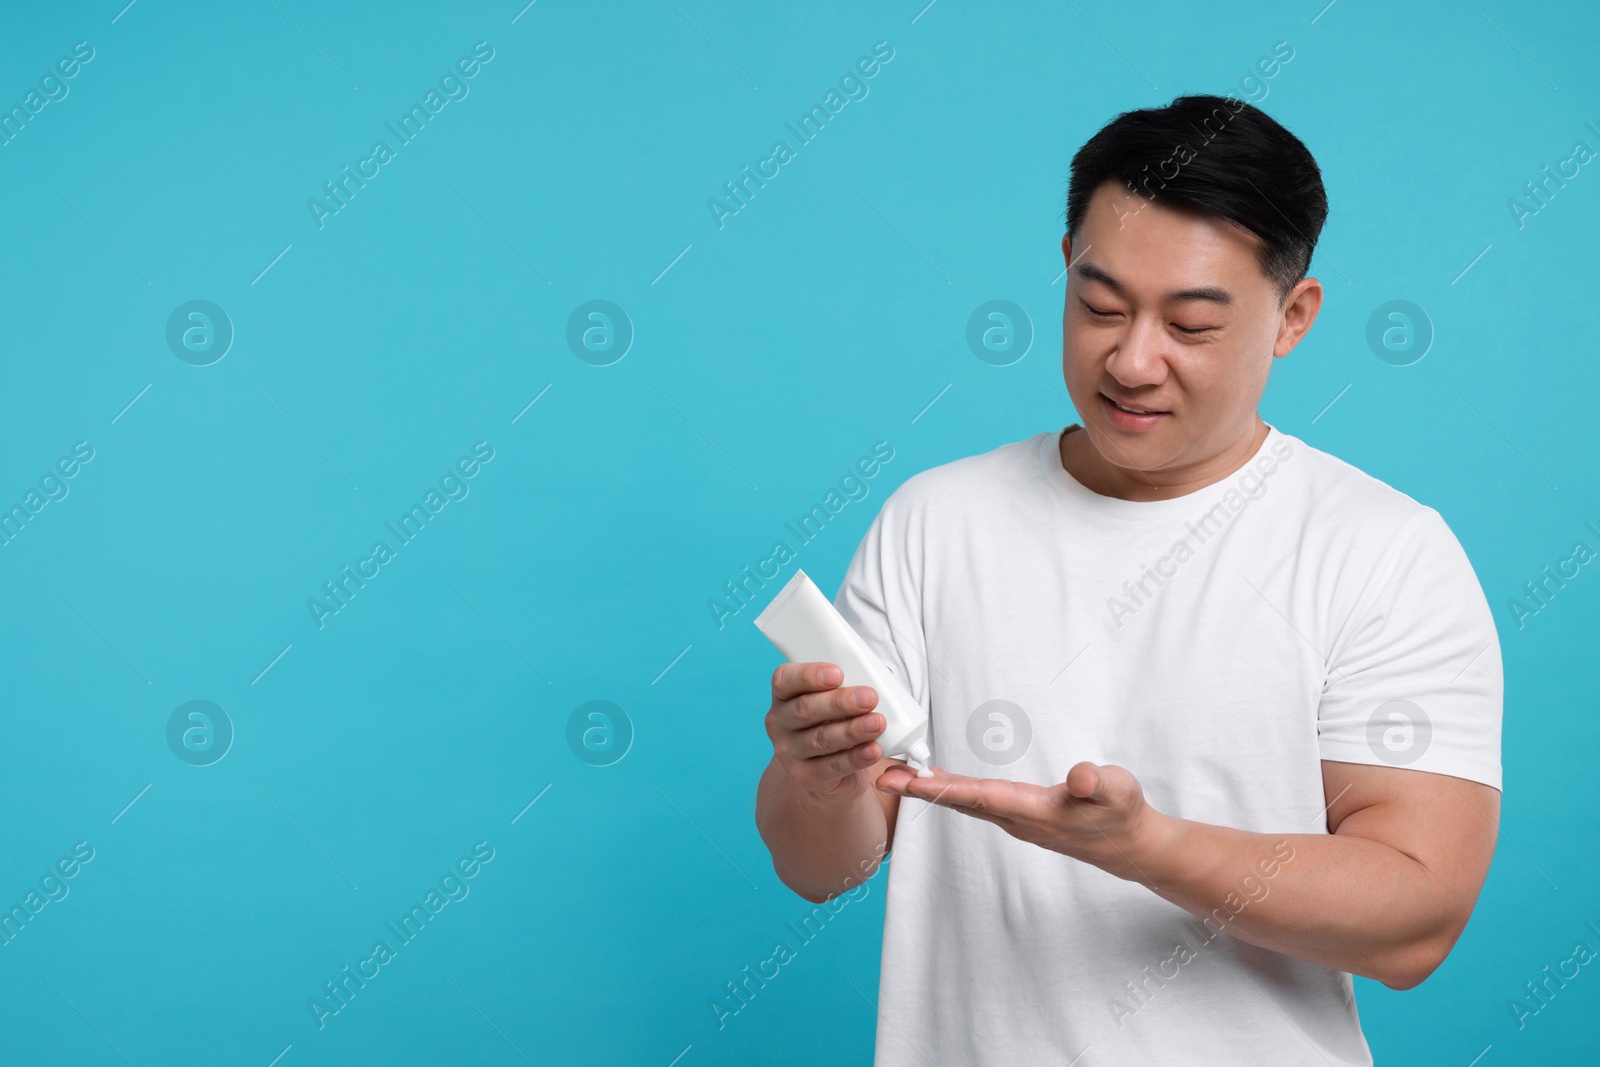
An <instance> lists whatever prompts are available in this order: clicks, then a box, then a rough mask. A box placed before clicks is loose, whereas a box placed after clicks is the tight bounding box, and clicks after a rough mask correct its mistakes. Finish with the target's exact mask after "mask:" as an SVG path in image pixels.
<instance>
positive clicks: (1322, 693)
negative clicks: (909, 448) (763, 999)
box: [756, 96, 1502, 1067]
mask: <svg viewBox="0 0 1600 1067" xmlns="http://www.w3.org/2000/svg"><path fill="white" fill-rule="evenodd" d="M1326 215H1327V201H1326V197H1325V194H1324V192H1323V188H1322V182H1321V176H1320V172H1319V170H1318V168H1317V165H1316V163H1315V161H1314V160H1313V159H1312V157H1311V154H1310V153H1309V152H1308V151H1307V150H1306V148H1305V146H1304V145H1303V144H1302V143H1301V142H1300V141H1299V140H1298V139H1296V138H1295V137H1294V136H1293V135H1292V134H1290V133H1289V132H1288V131H1287V130H1285V129H1284V128H1283V127H1282V126H1280V125H1279V124H1278V123H1277V122H1275V121H1273V120H1272V119H1271V118H1269V117H1268V116H1267V115H1265V114H1263V113H1262V112H1261V111H1259V110H1257V109H1256V108H1254V107H1252V106H1250V105H1248V104H1246V103H1244V102H1243V101H1240V100H1237V99H1233V98H1227V99H1224V98H1220V97H1214V96H1198V97H1182V98H1179V99H1177V100H1175V101H1173V103H1172V104H1171V105H1169V106H1167V107H1164V108H1155V109H1147V110H1142V111H1134V112H1130V113H1126V114H1123V115H1120V116H1118V117H1117V118H1116V119H1115V120H1113V121H1112V122H1111V123H1110V124H1108V125H1107V126H1106V127H1105V128H1104V129H1102V130H1101V131H1099V132H1098V133H1097V134H1096V135H1095V136H1094V137H1093V138H1091V139H1090V140H1089V142H1088V143H1087V144H1085V145H1084V146H1083V148H1082V149H1081V150H1080V151H1079V152H1078V153H1077V155H1076V156H1075V157H1074V159H1073V162H1072V175H1071V185H1070V190H1069V193H1068V198H1067V234H1066V237H1065V238H1064V239H1063V240H1062V242H1061V250H1062V253H1063V255H1064V256H1065V257H1066V261H1067V264H1068V280H1067V285H1066V308H1065V313H1064V318H1063V333H1064V345H1063V348H1064V359H1063V369H1064V375H1065V381H1066V386H1067V390H1068V392H1069V393H1070V394H1071V398H1072V403H1073V405H1074V407H1075V408H1076V409H1077V411H1078V417H1079V418H1080V419H1081V420H1082V421H1081V424H1078V423H1074V424H1072V425H1070V426H1068V427H1066V428H1065V429H1064V430H1062V431H1059V432H1043V433H1038V434H1035V435H1033V436H1032V437H1029V438H1026V439H1024V440H1021V441H1014V442H1012V443H1009V444H1005V445H1002V446H1000V447H999V448H996V449H994V450H993V451H990V452H987V453H984V454H982V455H977V456H970V457H967V458H964V459H960V460H957V461H955V462H951V463H947V464H944V465H942V466H939V467H935V468H933V469H931V470H926V471H923V472H921V473H919V474H917V475H915V476H913V477H911V478H910V479H908V480H907V481H906V482H905V483H904V484H902V485H901V486H900V487H899V488H898V489H897V490H896V491H895V492H894V493H893V494H892V495H891V496H890V497H889V498H888V499H887V500H886V501H885V502H884V504H883V507H882V509H881V511H880V513H879V515H878V516H877V518H876V519H875V520H874V522H873V523H872V525H871V527H870V528H869V529H868V531H867V534H866V536H865V537H864V539H863V540H862V542H861V545H860V547H859V548H858V549H857V551H856V553H855V556H854V558H853V559H852V560H851V563H850V566H849V568H848V571H847V573H846V575H845V579H844V583H843V585H842V586H841V587H840V589H839V592H838V595H837V597H836V599H835V603H836V605H837V607H838V608H839V610H840V611H841V612H842V613H843V614H844V615H845V617H846V618H847V619H848V620H849V621H850V623H851V624H852V625H853V626H854V627H855V629H856V630H857V631H858V632H859V633H860V634H861V635H862V637H863V638H864V639H865V640H866V642H867V644H868V645H869V646H870V647H871V648H872V649H873V651H874V652H876V653H877V654H878V655H879V656H880V657H881V658H882V659H883V660H884V662H885V663H886V664H888V665H889V667H890V668H891V669H892V670H893V671H894V673H895V674H896V675H898V676H899V677H900V678H901V679H902V680H903V681H904V682H905V683H906V685H907V687H908V688H909V690H910V692H911V694H912V695H913V696H914V697H916V699H917V700H918V701H919V702H920V703H921V704H922V705H923V706H924V707H925V708H927V709H928V710H929V713H930V723H929V736H930V739H931V744H932V748H933V754H934V762H935V764H936V765H937V766H936V767H935V772H936V773H935V775H934V776H933V777H931V778H918V777H916V776H915V775H914V773H913V772H912V771H911V770H909V769H907V768H906V767H905V765H904V764H903V763H902V762H901V761H899V760H891V759H887V758H885V757H886V756H887V755H888V754H887V753H885V752H883V751H882V750H881V748H880V747H879V745H878V744H877V743H876V742H875V741H874V740H873V739H874V738H875V737H876V736H878V734H879V733H880V732H881V731H882V729H883V726H884V722H883V718H882V716H881V715H879V714H876V713H874V712H873V711H872V710H871V708H872V706H873V704H874V703H875V700H876V694H875V693H873V692H872V690H871V689H870V688H868V687H865V686H848V687H841V686H840V681H841V679H840V677H839V674H838V672H837V668H835V667H832V666H831V665H828V664H821V663H795V664H784V665H783V666H781V667H780V668H779V669H778V670H777V671H776V672H775V673H774V674H773V679H772V706H771V710H770V711H769V713H768V715H767V718H766V727H767V732H768V735H769V736H770V738H771V739H772V743H773V749H774V755H773V759H772V762H771V764H770V765H769V766H768V767H767V769H766V771H765V773H764V774H763V776H762V779H761V784H760V789H759V793H758V798H757V805H756V819H757V824H758V826H759V829H760V832H761V834H762V837H763V839H764V840H765V841H766V842H767V845H768V847H769V848H770V849H771V852H772V856H773V865H774V868H775V870H776V872H777V874H778V876H779V877H780V878H781V879H782V880H783V881H784V882H785V883H786V884H787V885H789V886H790V887H791V888H793V889H794V890H795V891H796V892H797V893H799V894H800V895H802V896H804V897H805V898H806V899H808V900H812V901H818V902H820V901H824V900H827V899H829V898H831V897H832V896H834V895H837V894H838V893H841V892H844V891H845V890H847V889H849V888H850V887H851V886H852V885H855V884H857V883H858V882H859V880H860V879H862V878H864V877H868V876H870V875H871V874H872V873H873V871H874V870H875V869H876V867H877V865H878V863H879V862H880V861H881V860H882V858H883V857H884V856H885V855H886V854H887V853H888V851H889V849H891V848H892V849H893V855H894V862H893V864H892V865H891V868H890V873H889V878H888V900H887V904H886V918H885V929H884V944H883V959H882V975H881V984H880V995H879V1003H878V1010H879V1016H878V1024H877V1027H878V1028H877V1059H876V1062H877V1064H879V1067H902V1065H905V1067H928V1065H945V1064H950V1065H961V1067H973V1065H1006V1067H1017V1065H1022V1064H1027V1065H1033V1064H1047V1063H1048V1064H1061V1065H1066V1064H1069V1063H1072V1064H1078V1065H1080V1067H1095V1065H1101V1064H1115V1065H1123V1064H1230V1065H1231V1064H1240V1063H1247V1062H1270V1063H1274V1064H1317V1065H1325V1064H1338V1065H1347V1064H1351V1065H1353V1064H1370V1063H1371V1062H1372V1057H1371V1054H1370V1052H1369V1050H1368V1047H1367V1043H1366V1040H1365V1038H1364V1036H1363V1035H1362V1032H1361V1026H1360V1022H1359V1020H1358V1017H1357V1012H1356V1006H1355V1001H1354V997H1353V995H1352V983H1351V978H1350V976H1351V974H1360V975H1364V976H1367V977H1370V978H1373V979H1376V980H1378V981H1380V982H1382V983H1384V984H1385V985H1387V986H1389V987H1391V988H1394V989H1408V988H1410V987H1412V986H1415V985H1416V984H1418V983H1419V982H1421V981H1423V980H1424V979H1425V978H1426V977H1427V976H1428V975H1429V974H1430V973H1432V971H1433V970H1434V969H1435V968H1436V967H1437V966H1438V965H1439V963H1440V962H1441V961H1442V960H1443V959H1444V957H1445V956H1446V954H1447V953H1448V952H1449V951H1450V949H1451V947H1452V946H1453V945H1454V944H1455V942H1456V939H1457V938H1458V937H1459V936H1460V934H1461V931H1462V929H1463V927H1464V926H1465V925H1466V922H1467V919H1468V916H1469V915H1470V914H1471V911H1472V907H1473V904H1474V903H1475V901H1476V899H1477V895H1478V892H1479V889H1480V888H1481V886H1482V884H1483V880H1484V877H1485V876H1486V873H1487V871H1488V866H1489V861H1490V857H1491V856H1492V854H1493V851H1494V843H1495V838H1496V833H1497V825H1498V819H1499V801H1500V792H1499V790H1500V712H1501V698H1502V676H1501V662H1500V648H1499V644H1498V641H1497V639H1496V634H1495V628H1494V624H1493V621H1492V619H1491V617H1490V613H1489V608H1488V604H1487V603H1486V601H1485V599H1484V596H1483V593H1482V590H1481V588H1480V587H1479V585H1478V582H1477V578H1476V576H1475V575H1474V573H1473V570H1472V567H1471V564H1470V563H1469V562H1468V560H1467V557H1466V555H1465V553H1464V552H1463V551H1462V548H1461V546H1460V544H1459V543H1458V541H1457V540H1456V538H1455V537H1454V535H1453V534H1452V533H1451V531H1450V529H1449V528H1448V527H1447V526H1446V525H1445V523H1444V521H1443V519H1442V518H1440V516H1439V514H1438V512H1436V511H1434V510H1433V509H1432V508H1429V507H1426V506H1424V505H1422V504H1420V503H1418V502H1416V501H1414V500H1412V499H1411V498H1410V497H1408V496H1406V495H1405V494H1403V493H1401V492H1399V491H1398V490H1395V489H1392V488H1390V487H1389V486H1387V485H1385V484H1384V483H1382V482H1379V481H1378V480H1376V479H1374V478H1372V477H1370V476H1368V475H1366V474H1364V473H1362V472H1361V471H1359V470H1357V469H1355V468H1354V467H1351V466H1350V465H1348V464H1346V463H1344V462H1342V461H1340V460H1338V459H1336V458H1334V457H1333V456H1331V455H1328V454H1327V453H1324V452H1321V451H1319V450H1317V449H1315V448H1312V447H1311V446H1310V445H1307V444H1306V443H1305V442H1303V441H1301V440H1300V439H1298V438H1296V437H1293V436H1292V435H1290V434H1287V433H1284V432H1283V431H1281V430H1279V429H1278V428H1276V427H1274V426H1271V425H1269V424H1267V423H1265V422H1263V421H1262V419H1261V418H1260V417H1259V416H1258V415H1257V414H1256V405H1257V403H1258V401H1259V399H1260V397H1261V394H1262V391H1263V389H1264V387H1265V385H1266V380H1267V372H1268V370H1269V369H1270V367H1271V365H1272V361H1273V360H1274V359H1280V358H1282V357H1284V356H1286V355H1288V354H1289V352H1290V351H1291V350H1293V349H1294V347H1295V345H1296V344H1298V343H1299V342H1300V340H1301V338H1303V337H1304V336H1305V335H1306V332H1307V331H1308V330H1310V328H1311V325H1312V323H1313V321H1314V320H1315V319H1316V315H1317V311H1318V309H1319V307H1320V306H1321V303H1322V286H1321V285H1320V284H1319V283H1318V281H1317V280H1316V279H1315V278H1310V277H1307V276H1306V271H1307V269H1308V267H1309V264H1310V260H1311V254H1312V250H1313V248H1314V246H1315V243H1316V239H1317V236H1318V235H1319V233H1320V232H1321V229H1322V224H1323V221H1324V219H1325V218H1326ZM908 798H909V802H907V801H908Z"/></svg>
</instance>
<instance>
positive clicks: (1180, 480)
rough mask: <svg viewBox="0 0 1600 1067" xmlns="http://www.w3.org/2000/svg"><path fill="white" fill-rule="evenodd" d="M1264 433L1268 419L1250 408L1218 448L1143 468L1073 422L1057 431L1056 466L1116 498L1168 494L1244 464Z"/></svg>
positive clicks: (1215, 478)
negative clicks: (1248, 415)
mask: <svg viewBox="0 0 1600 1067" xmlns="http://www.w3.org/2000/svg"><path fill="white" fill-rule="evenodd" d="M1267 433H1268V427H1267V424H1266V423H1265V422H1263V421H1262V419H1261V416H1260V415H1254V414H1253V415H1252V416H1251V421H1250V423H1248V424H1247V425H1246V426H1245V427H1244V428H1243V429H1242V430H1240V431H1239V432H1237V433H1235V434H1233V435H1232V436H1231V438H1230V439H1229V441H1228V442H1227V443H1226V444H1225V445H1224V446H1223V448H1222V449H1221V450H1219V451H1217V452H1215V453H1213V454H1211V455H1208V456H1203V457H1200V458H1197V459H1194V460H1189V461H1185V460H1182V459H1180V460H1179V461H1177V462H1174V463H1170V464H1166V465H1163V466H1160V467H1155V468H1149V469H1144V468H1140V467H1136V466H1133V464H1132V461H1131V459H1130V457H1129V456H1128V455H1127V454H1126V453H1125V452H1123V451H1122V450H1121V449H1119V448H1118V447H1117V444H1116V442H1115V441H1114V440H1109V439H1107V440H1103V441H1101V440H1096V439H1095V438H1093V437H1092V436H1090V434H1089V432H1088V431H1087V430H1085V429H1084V428H1083V427H1082V426H1080V425H1078V424H1077V423H1074V424H1073V425H1072V426H1069V427H1068V428H1067V430H1066V431H1064V432H1063V433H1062V434H1061V440H1060V442H1059V445H1058V451H1059V452H1060V454H1061V466H1062V467H1063V468H1065V469H1066V471H1067V473H1068V474H1071V475H1072V476H1073V477H1074V478H1076V479H1077V480H1078V481H1079V482H1080V483H1081V484H1082V485H1083V486H1084V487H1085V488H1087V489H1089V490H1090V491H1091V492H1095V493H1099V494H1100V495H1101V496H1110V497H1116V498H1118V499H1120V500H1141V501H1143V500H1170V499H1172V498H1173V497H1178V496H1185V495H1187V494H1189V493H1193V492H1195V491H1196V490H1199V489H1204V488H1205V487H1206V486H1208V485H1211V484H1212V483H1214V482H1219V481H1221V480H1222V479H1224V478H1226V477H1227V476H1228V475H1230V474H1232V473H1233V472H1234V471H1236V470H1238V469H1239V468H1241V467H1243V466H1244V465H1245V464H1246V463H1248V462H1250V458H1251V457H1252V456H1254V455H1255V454H1256V452H1257V451H1258V450H1259V449H1260V448H1261V443H1262V442H1263V441H1265V440H1266V439H1267ZM1102 445H1103V446H1104V448H1105V451H1102V450H1101V447H1102ZM1107 452H1109V453H1110V455H1109V457H1108V456H1107V454H1106V453H1107Z"/></svg>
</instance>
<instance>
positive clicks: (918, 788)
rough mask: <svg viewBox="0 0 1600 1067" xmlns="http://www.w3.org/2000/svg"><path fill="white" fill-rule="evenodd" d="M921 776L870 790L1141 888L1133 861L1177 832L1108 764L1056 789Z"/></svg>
mask: <svg viewBox="0 0 1600 1067" xmlns="http://www.w3.org/2000/svg"><path fill="white" fill-rule="evenodd" d="M929 770H931V771H933V777H931V778H918V777H917V775H916V772H915V771H914V770H912V769H911V768H909V767H905V766H894V767H890V768H889V769H888V770H886V771H884V772H883V774H882V775H880V776H879V777H878V782H877V787H878V788H879V789H881V790H883V791H884V792H886V793H895V794H898V795H899V796H902V797H912V798H913V799H916V800H926V801H928V802H929V803H930V804H937V805H939V806H940V807H944V808H951V809H953V810H955V811H959V812H962V813H963V814H966V815H970V816H972V817H973V818H975V819H982V820H984V821H985V822H992V823H994V824H995V825H996V826H998V827H1000V829H1002V830H1004V831H1005V832H1006V833H1008V834H1010V835H1011V836H1012V837H1015V838H1017V839H1019V840H1022V841H1027V842H1029V843H1030V844H1034V845H1038V846H1039V847H1040V848H1048V849H1050V850H1051V851H1054V852H1060V853H1061V854H1062V855H1066V856H1071V857H1073V858H1074V859H1079V860H1082V861H1084V862H1085V863H1092V864H1094V865H1095V866H1096V867H1099V868H1101V869H1102V870H1105V871H1108V872H1109V873H1111V874H1114V875H1116V876H1117V877H1118V878H1126V879H1128V880H1129V881H1133V882H1141V883H1143V884H1145V885H1150V879H1149V878H1147V877H1146V876H1145V875H1144V874H1143V873H1142V872H1141V871H1140V869H1139V861H1140V857H1141V856H1149V855H1151V854H1152V853H1153V852H1156V851H1159V850H1160V849H1162V848H1163V847H1164V842H1165V841H1166V840H1167V839H1168V838H1169V836H1170V835H1171V834H1172V833H1173V832H1174V831H1175V830H1176V829H1177V827H1176V826H1175V825H1174V820H1172V819H1170V818H1169V817H1168V816H1166V815H1163V814H1162V813H1161V812H1159V811H1157V810H1156V809H1155V808H1153V807H1151V806H1150V804H1149V803H1148V802H1146V800H1145V798H1144V790H1143V789H1142V788H1140V786H1139V780H1138V779H1137V778H1135V777H1134V776H1133V775H1132V774H1130V773H1129V772H1128V771H1127V770H1126V769H1124V768H1122V767H1118V766H1115V765H1113V764H1105V765H1101V764H1096V763H1089V762H1083V763H1079V764H1076V765H1075V766H1074V767H1073V768H1072V770H1070V771H1069V772H1067V780H1066V781H1064V782H1062V783H1060V784H1059V785H1033V784H1031V783H1028V782H1013V781H1010V780H1008V779H1005V778H970V777H968V776H967V775H964V774H953V773H951V772H949V771H945V770H943V769H941V768H938V767H930V768H929ZM1152 888H1153V887H1152Z"/></svg>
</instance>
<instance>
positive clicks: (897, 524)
mask: <svg viewBox="0 0 1600 1067" xmlns="http://www.w3.org/2000/svg"><path fill="white" fill-rule="evenodd" d="M904 488H905V487H904V486H902V487H901V489H900V490H897V491H896V492H895V493H893V494H891V495H890V496H889V498H888V499H886V500H885V501H884V503H883V507H882V508H880V509H879V511H878V514H877V516H876V517H875V518H874V519H873V520H872V524H871V525H870V526H869V527H868V528H867V532H866V534H865V535H864V536H863V537H862V538H861V543H860V544H859V545H857V546H856V551H855V555H854V556H853V557H852V558H851V560H850V565H849V567H847V568H846V570H845V576H844V581H843V582H842V583H840V585H839V592H838V594H837V595H835V596H834V598H833V606H834V607H836V608H838V609H839V614H841V615H843V616H844V618H845V621H846V622H848V623H849V624H850V626H851V627H852V628H853V629H854V630H855V632H856V633H858V634H860V635H861V638H862V640H863V641H865V642H866V643H867V647H868V648H870V649H872V651H873V652H875V653H877V655H878V658H879V659H881V660H883V662H884V664H885V665H886V666H887V667H888V668H889V669H890V670H891V671H893V672H894V674H895V676H896V677H898V678H899V679H900V680H901V681H902V682H904V683H905V686H906V688H907V689H909V690H910V691H911V695H912V696H913V697H914V698H916V701H917V703H919V704H921V705H922V706H923V707H924V708H926V707H928V706H929V705H928V661H927V657H926V654H925V652H924V649H926V647H927V645H926V642H925V638H924V634H923V631H922V596H921V588H920V580H919V577H918V576H919V575H920V573H921V556H920V552H918V551H917V546H916V543H915V541H914V539H913V536H912V531H911V530H910V529H909V524H908V521H907V519H908V516H907V515H906V514H905V512H906V511H907V510H908V509H907V508H906V507H904V505H905V504H907V499H906V496H905V493H904Z"/></svg>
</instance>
